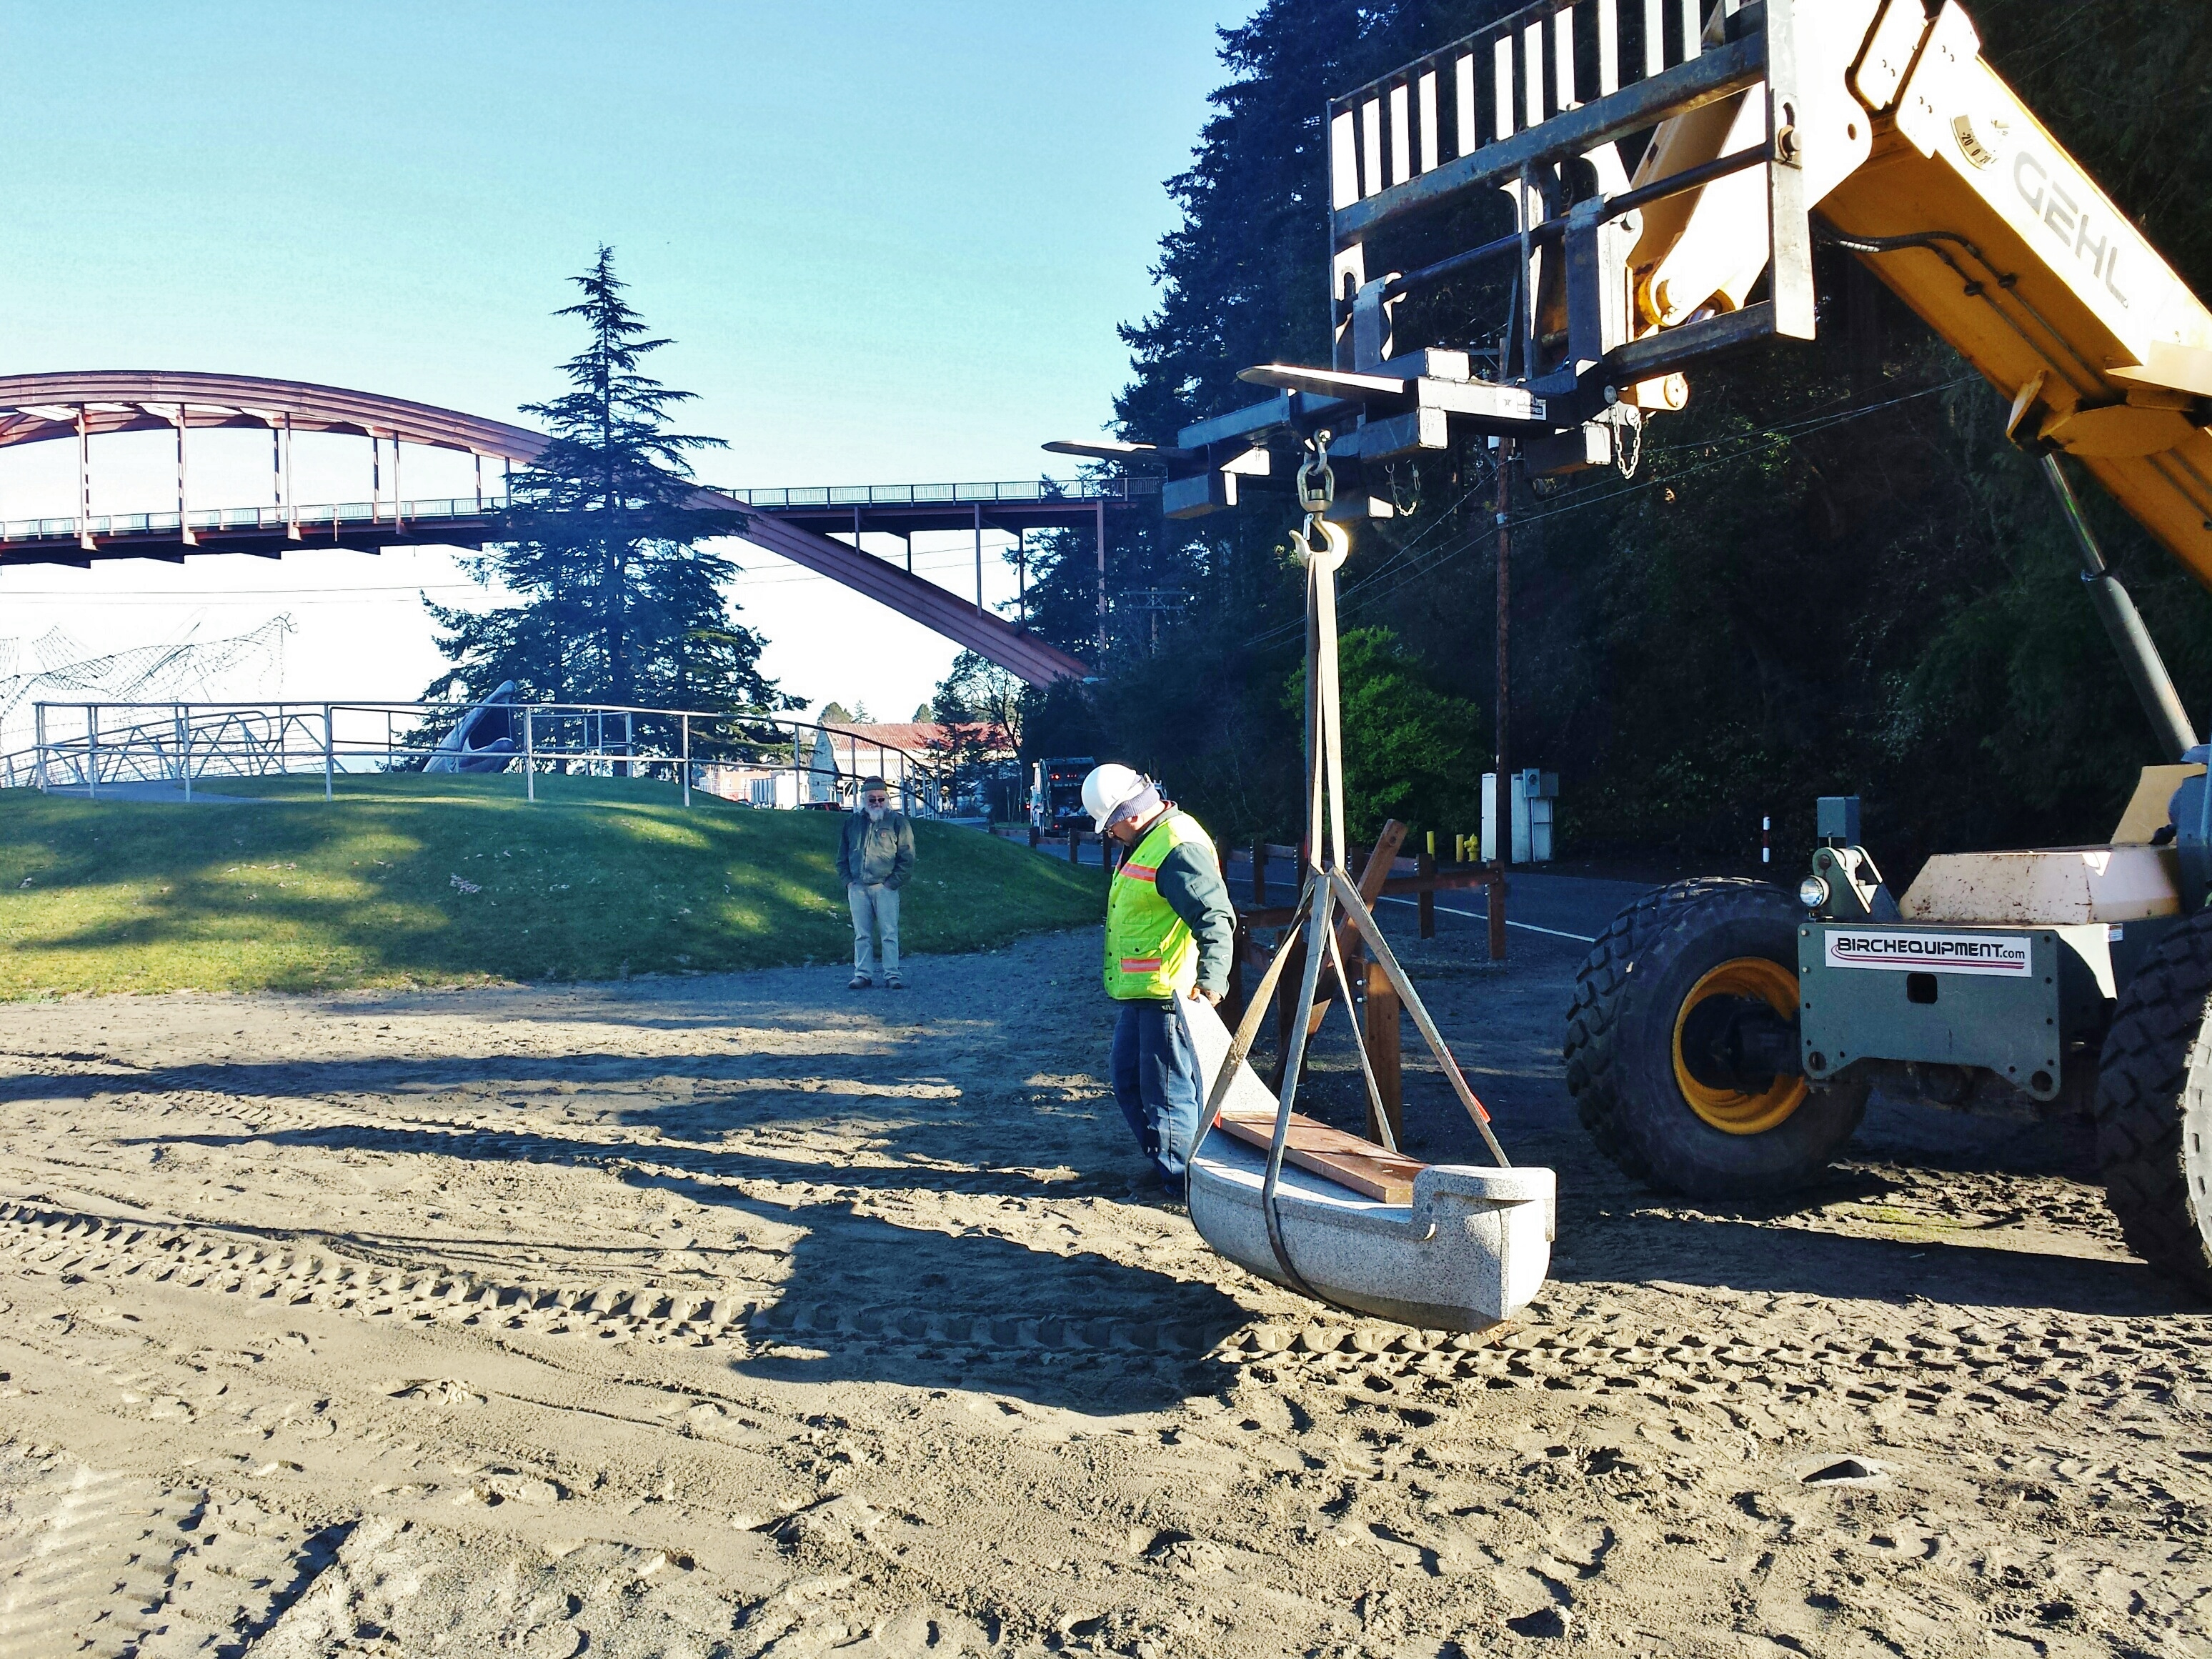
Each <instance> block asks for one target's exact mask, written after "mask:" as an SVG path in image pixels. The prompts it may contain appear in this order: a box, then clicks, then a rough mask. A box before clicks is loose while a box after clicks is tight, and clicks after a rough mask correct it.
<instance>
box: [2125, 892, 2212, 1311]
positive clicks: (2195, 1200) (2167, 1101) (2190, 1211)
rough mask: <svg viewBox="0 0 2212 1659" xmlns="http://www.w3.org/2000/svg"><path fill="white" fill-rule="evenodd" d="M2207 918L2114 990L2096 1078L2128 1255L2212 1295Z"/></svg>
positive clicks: (2211, 928)
mask: <svg viewBox="0 0 2212 1659" xmlns="http://www.w3.org/2000/svg"><path fill="white" fill-rule="evenodd" d="M2208 1011H2212V913H2204V912H2199V913H2198V914H2197V915H2194V916H2191V918H2190V919H2189V920H2188V921H2186V922H2185V923H2184V924H2183V925H2182V926H2181V927H2177V928H2175V929H2174V930H2173V931H2172V933H2168V934H2167V935H2166V938H2165V939H2163V940H2161V941H2160V944H2159V946H2158V949H2157V950H2156V951H2153V952H2152V953H2151V958H2150V960H2149V961H2148V962H2147V963H2144V964H2143V965H2142V967H2141V968H2140V969H2137V970H2136V976H2135V977H2134V979H2132V980H2130V981H2129V982H2128V987H2127V989H2126V991H2125V992H2124V993H2123V994H2121V997H2120V1006H2119V1012H2118V1013H2117V1014H2115V1015H2114V1016H2113V1018H2112V1030H2111V1031H2109V1032H2108V1033H2106V1037H2105V1052H2104V1055H2103V1058H2102V1060H2100V1062H2099V1065H2098V1070H2097V1162H2098V1164H2100V1166H2101V1167H2102V1168H2103V1170H2104V1176H2105V1196H2106V1200H2107V1201H2108V1202H2109V1203H2110V1204H2111V1205H2112V1212H2113V1213H2114V1214H2115V1215H2117V1216H2118V1218H2119V1220H2120V1231H2122V1232H2123V1233H2124V1234H2125V1235H2126V1237H2127V1241H2128V1247H2129V1248H2130V1249H2132V1250H2134V1251H2135V1252H2136V1255H2140V1256H2142V1259H2143V1260H2144V1261H2148V1262H2149V1263H2150V1264H2151V1266H2153V1267H2156V1268H2158V1269H2159V1270H2160V1272H2162V1273H2171V1274H2172V1276H2173V1277H2175V1278H2177V1279H2182V1280H2184V1281H2185V1282H2186V1283H2187V1284H2188V1285H2191V1287H2192V1288H2194V1289H2196V1290H2197V1291H2202V1292H2203V1293H2205V1294H2207V1295H2212V1033H2208V1032H2207V1030H2206V1029H2205V1026H2206V1018H2205V1017H2206V1014H2207V1012H2208Z"/></svg>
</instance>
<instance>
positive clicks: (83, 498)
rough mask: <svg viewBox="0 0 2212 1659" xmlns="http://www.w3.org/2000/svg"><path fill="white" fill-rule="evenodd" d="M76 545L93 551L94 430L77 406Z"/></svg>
mask: <svg viewBox="0 0 2212 1659" xmlns="http://www.w3.org/2000/svg"><path fill="white" fill-rule="evenodd" d="M76 544H77V545H78V546H79V547H81V548H82V549H83V550H85V551H86V552H88V553H89V552H91V551H92V429H91V428H89V427H88V426H87V425H86V424H85V418H84V405H83V404H78V405H77V406H76Z"/></svg>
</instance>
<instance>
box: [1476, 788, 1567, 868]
mask: <svg viewBox="0 0 2212 1659" xmlns="http://www.w3.org/2000/svg"><path fill="white" fill-rule="evenodd" d="M1512 781H1513V787H1512V789H1511V792H1510V797H1511V806H1510V811H1511V813H1512V817H1511V819H1510V823H1511V826H1512V828H1511V836H1512V841H1511V846H1510V849H1507V848H1505V846H1504V843H1503V842H1501V841H1500V840H1499V825H1498V775H1497V774H1496V773H1495V772H1485V773H1484V774H1483V775H1482V855H1483V857H1484V858H1485V859H1486V860H1494V859H1496V858H1497V857H1498V854H1499V853H1500V852H1501V851H1507V850H1510V859H1509V861H1510V862H1511V863H1514V864H1549V863H1550V862H1551V861H1552V807H1553V802H1555V801H1556V800H1558V799H1559V774H1558V773H1557V772H1545V771H1540V770H1539V769H1536V768H1535V767H1533V766H1532V767H1529V768H1528V769H1525V770H1522V771H1519V772H1516V773H1514V774H1512Z"/></svg>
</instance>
